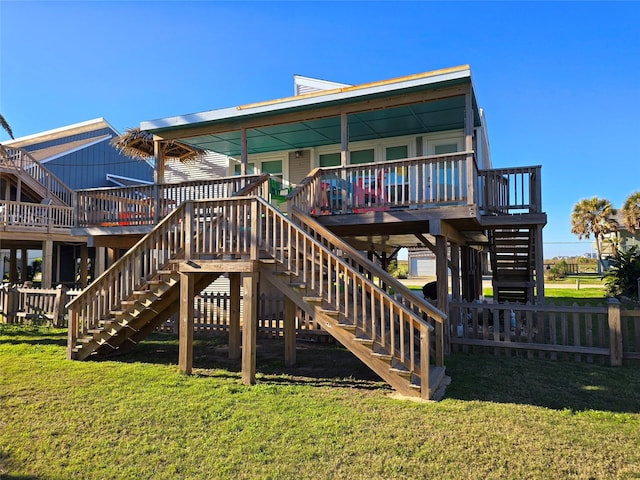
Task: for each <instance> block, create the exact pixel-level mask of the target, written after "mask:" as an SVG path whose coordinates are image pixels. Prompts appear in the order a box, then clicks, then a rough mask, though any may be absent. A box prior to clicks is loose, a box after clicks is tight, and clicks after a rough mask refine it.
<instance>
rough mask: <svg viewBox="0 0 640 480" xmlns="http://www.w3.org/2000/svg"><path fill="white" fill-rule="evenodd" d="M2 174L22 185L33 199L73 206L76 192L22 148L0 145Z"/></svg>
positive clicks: (0, 169) (0, 171)
mask: <svg viewBox="0 0 640 480" xmlns="http://www.w3.org/2000/svg"><path fill="white" fill-rule="evenodd" d="M0 173H1V174H2V175H4V176H5V177H6V178H7V180H9V181H12V182H14V183H16V184H17V182H18V181H19V182H20V183H21V190H26V191H28V192H30V193H31V195H32V196H33V197H37V198H39V199H40V200H43V199H46V200H47V201H48V202H49V203H50V204H51V205H57V206H72V204H73V198H74V192H73V190H72V189H70V188H69V187H67V186H66V185H65V184H64V183H63V182H62V180H60V179H59V178H58V177H56V176H55V175H54V174H53V173H51V172H50V171H49V170H47V169H46V168H45V167H44V166H43V165H42V164H41V163H40V162H38V161H37V160H36V159H34V158H33V157H32V156H31V155H30V154H29V152H27V151H26V150H24V149H22V148H11V147H6V146H2V145H0Z"/></svg>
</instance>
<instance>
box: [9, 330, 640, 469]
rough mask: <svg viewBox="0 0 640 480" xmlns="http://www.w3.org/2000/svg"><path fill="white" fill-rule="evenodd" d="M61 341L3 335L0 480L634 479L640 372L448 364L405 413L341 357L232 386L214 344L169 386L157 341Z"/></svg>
mask: <svg viewBox="0 0 640 480" xmlns="http://www.w3.org/2000/svg"><path fill="white" fill-rule="evenodd" d="M65 335H66V332H65V331H64V330H54V329H48V328H45V327H14V326H6V325H0V412H1V415H0V478H1V479H3V480H5V479H13V480H16V479H22V480H25V479H47V480H53V479H69V478H83V479H103V478H112V479H120V478H123V479H124V478H153V479H165V478H172V479H173V478H190V479H211V478H240V479H242V478H273V479H276V478H283V479H288V478H296V479H298V478H300V479H304V478H354V479H359V478H366V479H375V478H386V479H388V478H456V479H457V478H517V479H520V478H540V479H547V478H585V479H587V478H598V479H601V478H604V479H606V478H638V477H640V449H638V445H639V444H640V396H639V395H638V394H637V392H638V391H639V389H640V369H638V368H637V367H636V368H633V367H621V368H615V369H614V368H610V367H602V366H595V365H587V364H580V363H565V362H551V361H545V360H524V359H517V358H513V359H512V358H509V359H507V358H504V357H494V356H489V355H485V356H477V355H475V356H472V355H464V354H455V355H452V356H450V357H448V359H447V371H448V374H449V375H450V376H451V377H452V380H453V381H452V384H451V385H450V386H449V387H448V390H447V395H446V397H445V399H444V400H443V401H441V402H438V403H414V402H409V401H401V400H397V399H394V398H392V397H391V396H390V395H389V393H390V390H389V389H388V387H387V386H386V385H385V384H384V383H381V382H380V381H379V379H378V378H377V377H375V375H373V374H372V373H370V371H369V370H368V369H367V368H366V367H364V366H363V365H362V364H360V363H359V362H358V361H357V360H356V359H355V358H354V357H353V356H352V355H351V354H350V353H349V352H347V351H345V350H344V349H342V348H339V347H336V346H331V345H317V344H309V343H303V342H299V344H298V365H297V366H296V367H292V368H289V369H285V367H284V366H283V348H284V347H283V345H282V343H281V342H279V341H277V340H275V341H274V340H269V341H266V340H265V341H262V342H260V344H259V348H258V356H257V364H258V370H259V374H258V384H257V385H255V386H252V387H245V386H243V385H242V384H241V382H240V373H239V371H238V368H239V365H238V364H237V363H236V362H230V361H229V360H228V359H227V358H226V349H225V347H224V344H223V343H222V339H216V338H213V339H203V338H200V339H198V340H197V342H196V346H195V350H194V365H195V367H196V369H195V375H193V376H185V375H182V374H180V373H179V372H178V371H177V368H176V365H175V362H176V361H177V339H176V338H175V336H172V335H163V334H154V335H152V336H151V337H150V338H149V339H148V341H145V342H143V343H142V344H140V345H139V346H138V348H137V350H136V351H134V352H132V353H131V354H129V355H125V356H121V357H118V358H116V359H113V360H106V361H91V362H71V361H67V360H65V359H64V355H65V347H64V344H65V339H66V336H65Z"/></svg>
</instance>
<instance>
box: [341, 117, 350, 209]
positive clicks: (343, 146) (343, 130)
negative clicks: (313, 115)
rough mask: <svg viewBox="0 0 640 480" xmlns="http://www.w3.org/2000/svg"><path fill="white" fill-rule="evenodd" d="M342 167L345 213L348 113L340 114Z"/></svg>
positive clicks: (345, 206) (342, 194)
mask: <svg viewBox="0 0 640 480" xmlns="http://www.w3.org/2000/svg"><path fill="white" fill-rule="evenodd" d="M340 165H341V166H342V170H341V180H342V185H341V186H340V192H341V198H342V208H341V210H342V211H343V212H345V211H347V170H346V166H347V165H349V120H348V117H347V114H346V113H342V114H340Z"/></svg>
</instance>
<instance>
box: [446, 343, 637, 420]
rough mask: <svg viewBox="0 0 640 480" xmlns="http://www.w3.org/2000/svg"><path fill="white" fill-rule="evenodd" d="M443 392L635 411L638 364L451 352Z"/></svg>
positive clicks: (474, 397) (454, 395) (558, 406)
mask: <svg viewBox="0 0 640 480" xmlns="http://www.w3.org/2000/svg"><path fill="white" fill-rule="evenodd" d="M446 364H447V373H448V374H449V375H450V376H451V379H452V382H451V385H449V387H447V393H446V398H453V399H458V400H479V401H489V402H499V403H520V404H529V405H536V406H541V407H546V408H552V409H556V410H565V409H566V410H572V411H582V410H603V411H609V412H619V413H639V412H640V395H638V392H639V391H640V368H638V366H624V367H608V366H602V365H594V364H588V363H581V362H574V361H571V360H562V361H553V360H544V359H523V358H513V357H496V356H493V355H487V354H462V353H456V354H453V355H451V356H449V357H448V358H447V360H446Z"/></svg>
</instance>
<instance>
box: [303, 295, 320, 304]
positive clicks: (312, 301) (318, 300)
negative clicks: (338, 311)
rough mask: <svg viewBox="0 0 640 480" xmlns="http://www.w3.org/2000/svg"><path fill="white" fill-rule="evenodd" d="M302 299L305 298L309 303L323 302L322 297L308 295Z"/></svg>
mask: <svg viewBox="0 0 640 480" xmlns="http://www.w3.org/2000/svg"><path fill="white" fill-rule="evenodd" d="M302 300H304V301H305V302H307V303H321V302H322V297H315V296H306V297H302Z"/></svg>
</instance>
